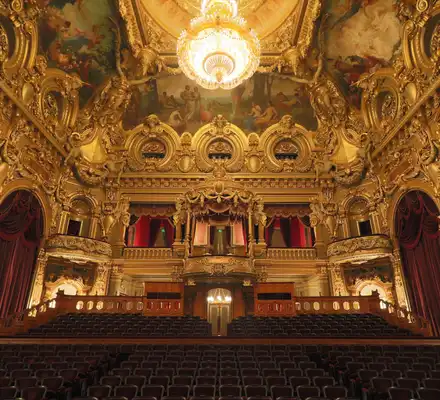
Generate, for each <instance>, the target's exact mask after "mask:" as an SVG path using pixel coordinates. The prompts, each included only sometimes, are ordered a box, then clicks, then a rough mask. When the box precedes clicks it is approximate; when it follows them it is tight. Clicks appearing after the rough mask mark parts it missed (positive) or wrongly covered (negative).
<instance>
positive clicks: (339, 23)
mask: <svg viewBox="0 0 440 400" xmlns="http://www.w3.org/2000/svg"><path fill="white" fill-rule="evenodd" d="M324 12H326V13H328V14H329V24H328V25H329V27H328V33H327V40H326V45H327V47H326V57H327V68H328V69H329V71H330V72H331V73H332V75H333V76H334V78H335V79H336V80H337V82H338V83H339V86H340V88H341V89H342V90H343V92H344V94H345V95H346V97H347V99H348V100H349V102H350V104H352V105H353V106H355V107H356V108H360V103H361V89H359V87H358V86H357V85H356V82H358V81H359V80H360V79H361V75H362V74H372V73H374V72H375V71H377V70H378V69H379V68H382V67H387V66H390V65H391V62H392V60H393V59H394V57H395V56H396V55H397V54H398V53H399V52H400V22H399V19H398V18H397V16H396V6H395V1H394V0H332V1H327V4H326V5H325V8H324Z"/></svg>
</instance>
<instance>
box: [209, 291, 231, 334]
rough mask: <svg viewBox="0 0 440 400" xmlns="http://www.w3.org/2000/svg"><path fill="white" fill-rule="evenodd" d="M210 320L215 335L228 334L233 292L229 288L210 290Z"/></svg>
mask: <svg viewBox="0 0 440 400" xmlns="http://www.w3.org/2000/svg"><path fill="white" fill-rule="evenodd" d="M206 301H207V306H208V321H209V323H210V324H211V326H212V335H213V336H226V335H227V334H228V324H229V322H231V316H232V312H231V311H232V294H231V291H230V290H228V289H223V288H217V289H211V290H210V291H209V292H208V297H207V299H206Z"/></svg>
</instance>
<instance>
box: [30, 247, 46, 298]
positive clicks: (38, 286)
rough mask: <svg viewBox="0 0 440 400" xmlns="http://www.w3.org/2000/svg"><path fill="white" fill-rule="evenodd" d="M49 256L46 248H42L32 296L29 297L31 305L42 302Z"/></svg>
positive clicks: (37, 262) (38, 258) (37, 263)
mask: <svg viewBox="0 0 440 400" xmlns="http://www.w3.org/2000/svg"><path fill="white" fill-rule="evenodd" d="M48 258H49V256H48V254H47V253H46V251H45V250H44V249H41V250H40V252H39V253H38V257H37V261H36V268H35V278H34V284H33V286H32V291H31V296H30V299H29V306H30V307H32V306H34V305H36V304H39V303H40V302H41V300H42V299H41V297H42V296H43V288H44V276H45V274H46V265H47V260H48Z"/></svg>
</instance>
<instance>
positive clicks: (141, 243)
mask: <svg viewBox="0 0 440 400" xmlns="http://www.w3.org/2000/svg"><path fill="white" fill-rule="evenodd" d="M150 221H151V218H150V217H149V216H147V215H142V216H141V217H140V218H139V219H138V220H137V222H136V224H135V230H136V231H135V235H134V242H133V246H134V247H148V246H149V243H150Z"/></svg>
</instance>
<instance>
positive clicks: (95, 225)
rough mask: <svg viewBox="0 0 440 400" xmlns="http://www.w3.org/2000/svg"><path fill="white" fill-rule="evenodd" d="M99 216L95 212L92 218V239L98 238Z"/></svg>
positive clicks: (90, 233)
mask: <svg viewBox="0 0 440 400" xmlns="http://www.w3.org/2000/svg"><path fill="white" fill-rule="evenodd" d="M98 218H99V216H98V215H97V214H93V215H92V218H91V219H90V232H89V237H91V238H92V239H98Z"/></svg>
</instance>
